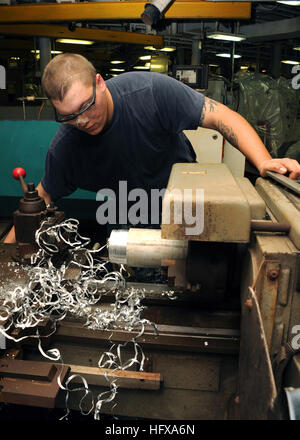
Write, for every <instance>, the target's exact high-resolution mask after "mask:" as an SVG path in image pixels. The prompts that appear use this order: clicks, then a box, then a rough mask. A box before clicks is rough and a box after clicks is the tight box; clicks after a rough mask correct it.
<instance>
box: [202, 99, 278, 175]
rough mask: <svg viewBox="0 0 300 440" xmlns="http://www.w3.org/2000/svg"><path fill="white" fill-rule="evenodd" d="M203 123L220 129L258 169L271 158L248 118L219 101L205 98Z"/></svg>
mask: <svg viewBox="0 0 300 440" xmlns="http://www.w3.org/2000/svg"><path fill="white" fill-rule="evenodd" d="M202 125H203V126H204V127H207V128H213V129H215V130H218V131H219V132H220V133H221V134H222V135H223V136H224V138H225V139H227V140H228V142H229V143H230V144H231V145H233V146H234V147H236V148H238V149H239V150H240V151H241V152H242V153H243V154H244V155H245V156H246V157H247V159H248V160H249V161H250V162H252V163H253V165H255V166H256V167H257V168H258V169H259V168H260V165H261V163H262V162H264V161H265V160H270V159H271V155H270V153H269V152H268V150H267V149H266V147H265V146H264V144H263V142H262V141H261V139H260V137H259V136H258V134H257V133H256V131H255V130H254V129H253V127H252V126H251V125H250V124H249V123H248V122H247V121H246V119H245V118H243V117H242V116H241V115H239V114H238V113H236V112H234V111H233V110H231V109H229V108H228V107H226V106H225V105H223V104H221V103H219V102H216V101H214V100H212V99H209V98H206V99H205V104H204V107H203V111H202Z"/></svg>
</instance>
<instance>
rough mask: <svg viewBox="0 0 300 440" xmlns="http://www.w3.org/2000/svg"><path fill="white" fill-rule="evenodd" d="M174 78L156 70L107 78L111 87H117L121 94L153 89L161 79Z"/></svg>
mask: <svg viewBox="0 0 300 440" xmlns="http://www.w3.org/2000/svg"><path fill="white" fill-rule="evenodd" d="M168 80H172V79H171V78H170V77H168V76H167V75H163V74H161V73H156V72H126V73H122V74H121V75H118V76H116V77H113V78H110V79H108V80H106V84H107V87H108V88H109V89H111V88H114V89H116V90H117V91H118V92H119V94H121V95H124V94H130V93H134V92H138V91H142V90H145V89H150V90H152V89H153V87H155V85H156V84H157V83H159V82H161V81H163V82H165V81H168Z"/></svg>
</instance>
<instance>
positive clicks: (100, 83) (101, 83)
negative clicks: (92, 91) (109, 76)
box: [96, 73, 106, 92]
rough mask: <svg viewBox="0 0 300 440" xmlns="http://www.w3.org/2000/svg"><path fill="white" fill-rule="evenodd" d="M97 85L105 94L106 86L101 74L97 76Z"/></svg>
mask: <svg viewBox="0 0 300 440" xmlns="http://www.w3.org/2000/svg"><path fill="white" fill-rule="evenodd" d="M96 85H97V86H98V87H100V89H101V90H102V91H103V92H104V91H105V89H106V84H105V81H104V79H103V78H102V76H101V75H100V73H97V74H96Z"/></svg>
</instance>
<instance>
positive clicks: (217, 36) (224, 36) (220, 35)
mask: <svg viewBox="0 0 300 440" xmlns="http://www.w3.org/2000/svg"><path fill="white" fill-rule="evenodd" d="M206 37H207V38H212V39H213V40H223V41H243V40H246V36H245V35H241V34H230V33H227V32H209V33H208V34H206Z"/></svg>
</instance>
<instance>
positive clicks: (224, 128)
mask: <svg viewBox="0 0 300 440" xmlns="http://www.w3.org/2000/svg"><path fill="white" fill-rule="evenodd" d="M218 106H219V103H218V102H217V101H214V100H213V99H210V98H208V97H207V96H205V97H204V104H203V108H202V113H201V116H200V121H199V125H200V126H202V125H203V121H204V119H205V117H206V115H207V114H208V113H213V112H214V111H215V110H216V109H217V107H218ZM217 130H218V131H219V132H220V133H221V134H222V135H223V136H224V138H225V139H226V140H227V141H228V142H229V143H230V144H231V145H232V146H233V147H235V148H238V139H237V135H236V134H235V133H234V131H233V129H232V127H230V126H228V125H226V124H224V122H222V121H221V120H218V121H217Z"/></svg>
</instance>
